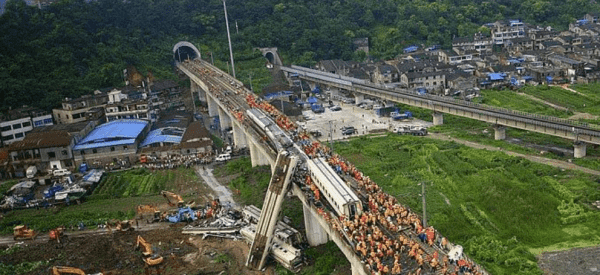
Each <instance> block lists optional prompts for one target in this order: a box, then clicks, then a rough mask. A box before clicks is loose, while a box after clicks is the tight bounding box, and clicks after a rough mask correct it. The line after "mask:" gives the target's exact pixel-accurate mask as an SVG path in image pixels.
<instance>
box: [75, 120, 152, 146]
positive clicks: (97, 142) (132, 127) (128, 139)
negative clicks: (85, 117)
mask: <svg viewBox="0 0 600 275" xmlns="http://www.w3.org/2000/svg"><path fill="white" fill-rule="evenodd" d="M146 126H148V121H145V120H140V119H120V120H114V121H111V122H107V123H105V124H102V125H98V126H97V127H96V128H94V130H93V131H92V132H90V133H89V134H88V135H87V136H86V137H85V138H84V139H82V140H81V141H79V143H77V145H75V146H74V147H73V150H84V149H92V148H100V147H107V146H115V145H126V144H133V143H135V139H136V138H137V137H138V136H139V135H140V134H141V133H142V131H143V130H144V128H145V127H146Z"/></svg>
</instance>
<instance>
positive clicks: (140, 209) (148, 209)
mask: <svg viewBox="0 0 600 275" xmlns="http://www.w3.org/2000/svg"><path fill="white" fill-rule="evenodd" d="M148 213H150V214H152V219H151V220H152V222H158V221H160V219H161V215H160V211H159V210H158V208H157V207H156V206H154V205H149V204H141V205H138V206H137V214H138V219H140V220H143V219H144V216H145V214H148ZM146 221H148V219H146Z"/></svg>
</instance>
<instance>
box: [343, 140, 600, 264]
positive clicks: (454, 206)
mask: <svg viewBox="0 0 600 275" xmlns="http://www.w3.org/2000/svg"><path fill="white" fill-rule="evenodd" d="M335 148H336V150H337V151H338V152H339V153H341V154H342V155H343V156H344V157H346V158H347V159H349V160H350V161H351V162H352V163H354V164H356V165H357V166H358V167H359V168H360V169H361V171H362V172H364V173H365V174H367V175H369V176H370V177H371V178H372V179H374V180H375V182H377V183H378V184H379V185H380V186H382V188H383V189H384V190H385V191H386V192H388V193H390V194H392V195H394V196H396V197H397V198H398V199H399V201H400V202H401V203H403V204H406V205H408V206H410V207H411V208H413V209H414V210H415V211H418V212H420V211H422V206H421V198H420V197H419V194H420V192H421V186H418V185H417V184H418V183H420V182H425V183H426V184H427V209H428V220H429V222H430V223H431V224H433V225H434V226H435V227H436V228H437V229H438V230H439V231H440V232H441V233H442V234H444V235H445V236H447V237H449V239H450V240H451V241H453V242H458V243H460V244H462V245H463V246H464V247H465V250H466V252H467V253H468V254H469V255H470V256H472V257H473V258H474V259H476V260H477V261H478V262H480V263H481V264H484V266H485V267H486V268H487V269H488V270H489V271H491V272H492V273H493V274H516V273H519V274H527V273H529V274H539V273H540V270H539V269H538V267H537V265H536V259H535V255H534V254H533V253H540V252H542V251H545V250H551V249H558V248H562V249H564V248H569V247H576V246H589V245H597V244H600V237H599V236H600V235H599V233H600V232H598V228H599V225H600V220H599V219H598V218H599V217H600V216H599V215H598V212H597V211H596V210H594V209H593V208H592V207H591V206H590V204H589V203H590V202H592V201H595V200H599V199H600V191H599V190H598V189H597V183H596V182H595V180H596V178H594V177H591V176H588V175H583V174H579V173H575V172H571V171H561V170H560V169H556V168H553V167H550V166H545V165H541V164H537V163H532V162H529V161H527V160H525V159H521V158H515V157H510V156H507V155H505V154H504V153H502V152H489V151H482V150H476V149H471V148H468V147H465V146H461V145H458V144H456V143H452V142H441V141H432V140H427V139H419V138H415V137H409V136H397V135H389V136H387V137H383V138H375V139H366V138H359V139H353V140H351V141H350V142H348V143H338V144H335Z"/></svg>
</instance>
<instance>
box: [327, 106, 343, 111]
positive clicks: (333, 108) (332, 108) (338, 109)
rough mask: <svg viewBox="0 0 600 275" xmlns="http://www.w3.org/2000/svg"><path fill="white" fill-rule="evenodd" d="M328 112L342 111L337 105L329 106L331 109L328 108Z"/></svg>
mask: <svg viewBox="0 0 600 275" xmlns="http://www.w3.org/2000/svg"><path fill="white" fill-rule="evenodd" d="M329 110H331V111H334V112H335V111H340V110H342V107H340V106H339V105H333V106H331V108H329Z"/></svg>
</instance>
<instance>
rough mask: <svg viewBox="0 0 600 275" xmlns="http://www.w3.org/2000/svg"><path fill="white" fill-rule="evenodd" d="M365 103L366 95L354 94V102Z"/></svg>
mask: <svg viewBox="0 0 600 275" xmlns="http://www.w3.org/2000/svg"><path fill="white" fill-rule="evenodd" d="M363 101H365V95H363V94H359V93H357V92H354V102H355V103H356V104H358V103H361V102H363Z"/></svg>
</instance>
